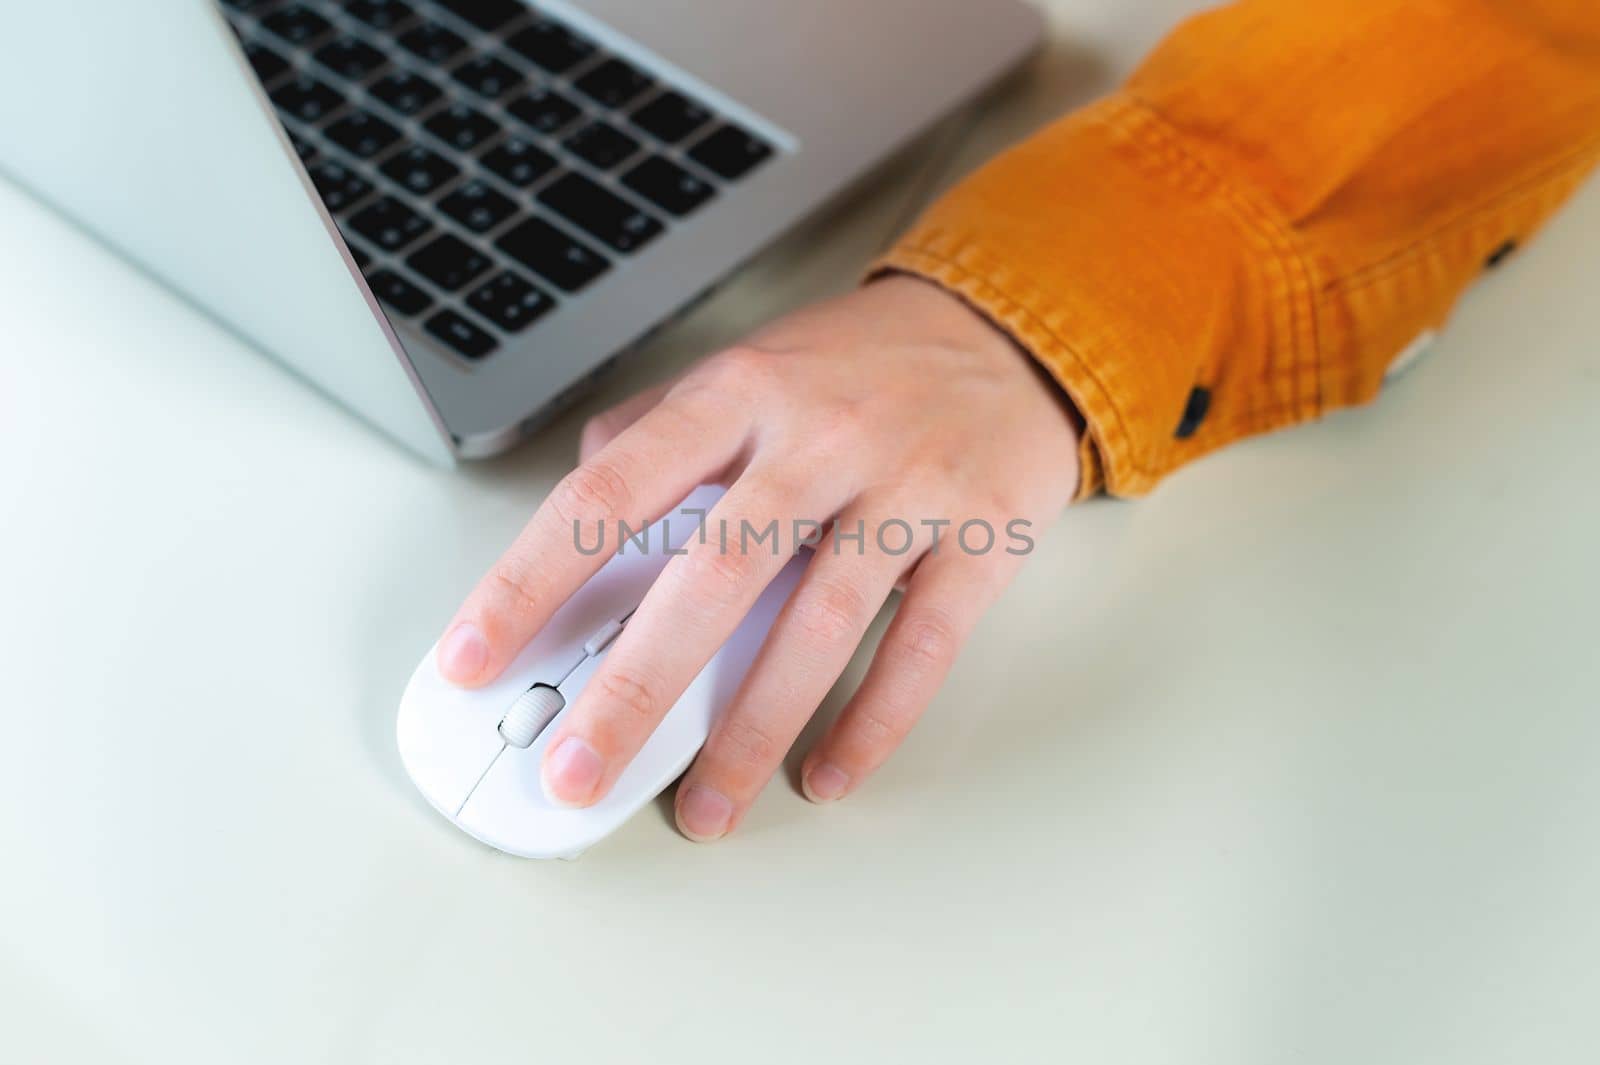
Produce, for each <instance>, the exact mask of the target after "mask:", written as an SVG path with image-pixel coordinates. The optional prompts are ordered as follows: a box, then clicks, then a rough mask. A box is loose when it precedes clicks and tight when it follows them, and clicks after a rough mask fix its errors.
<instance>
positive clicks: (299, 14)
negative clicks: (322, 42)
mask: <svg viewBox="0 0 1600 1065" xmlns="http://www.w3.org/2000/svg"><path fill="white" fill-rule="evenodd" d="M261 25H262V26H263V27H265V28H266V30H267V31H268V32H270V33H275V34H277V35H278V36H279V37H282V38H283V39H284V40H286V41H288V42H289V43H290V44H298V45H306V44H310V43H311V42H312V41H314V40H316V39H317V38H318V37H321V36H322V35H323V34H324V33H327V32H328V31H329V30H331V29H333V26H332V25H331V24H330V23H329V22H328V20H327V19H325V18H323V17H322V16H321V15H319V14H317V13H316V12H315V11H313V10H311V9H310V8H309V7H307V6H306V5H305V4H290V5H289V6H288V7H285V8H282V9H280V10H278V11H275V12H273V13H272V14H271V15H268V16H267V17H266V18H264V19H262V20H261Z"/></svg>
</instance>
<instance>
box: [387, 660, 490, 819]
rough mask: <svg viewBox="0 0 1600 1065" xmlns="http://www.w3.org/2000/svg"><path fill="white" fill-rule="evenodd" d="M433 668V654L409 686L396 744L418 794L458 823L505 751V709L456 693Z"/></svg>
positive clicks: (479, 696)
mask: <svg viewBox="0 0 1600 1065" xmlns="http://www.w3.org/2000/svg"><path fill="white" fill-rule="evenodd" d="M433 663H434V655H433V652H431V651H430V652H429V653H428V656H427V657H426V658H425V659H423V662H422V664H421V665H420V666H418V667H417V671H416V673H415V674H413V675H412V678H411V683H409V684H408V685H406V691H405V695H404V696H402V697H401V700H400V716H399V720H398V721H397V722H396V730H395V731H396V739H397V740H398V741H399V746H400V759H401V761H402V762H404V763H405V767H406V772H407V773H408V774H410V776H411V780H412V782H413V783H415V784H416V786H417V790H418V791H420V792H422V794H423V795H424V796H425V797H426V798H427V800H428V802H430V803H431V804H432V805H433V806H434V808H436V809H437V810H438V811H439V812H440V813H442V814H444V815H445V816H446V817H449V818H450V819H452V820H454V819H455V818H456V816H457V815H458V814H459V813H460V812H461V807H462V806H463V805H465V804H466V801H467V799H468V798H469V797H470V796H471V795H472V789H473V788H475V787H477V785H478V781H480V780H482V779H483V774H484V771H485V770H487V769H488V768H489V765H490V764H491V763H492V762H493V761H494V760H495V758H496V757H497V756H498V755H499V754H500V752H501V751H502V750H503V749H504V747H505V741H504V740H503V739H501V736H500V731H499V724H500V719H501V717H502V716H503V715H504V713H505V703H504V702H503V701H500V702H498V705H497V702H496V700H494V699H492V698H487V699H486V698H484V695H483V693H481V692H471V691H464V690H462V689H459V688H456V687H455V686H454V685H451V684H450V683H449V682H447V681H445V680H444V678H442V677H440V676H439V674H438V670H437V669H436V668H435V667H434V664H433Z"/></svg>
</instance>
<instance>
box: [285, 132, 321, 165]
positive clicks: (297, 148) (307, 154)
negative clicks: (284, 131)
mask: <svg viewBox="0 0 1600 1065" xmlns="http://www.w3.org/2000/svg"><path fill="white" fill-rule="evenodd" d="M289 147H291V148H293V149H294V154H296V155H298V156H299V157H300V161H301V162H302V163H307V164H309V163H310V162H311V161H312V160H313V159H315V158H316V157H317V154H318V153H317V149H316V148H315V147H314V146H312V144H311V142H310V141H308V140H306V139H304V138H303V137H296V136H295V135H294V134H293V133H290V134H289Z"/></svg>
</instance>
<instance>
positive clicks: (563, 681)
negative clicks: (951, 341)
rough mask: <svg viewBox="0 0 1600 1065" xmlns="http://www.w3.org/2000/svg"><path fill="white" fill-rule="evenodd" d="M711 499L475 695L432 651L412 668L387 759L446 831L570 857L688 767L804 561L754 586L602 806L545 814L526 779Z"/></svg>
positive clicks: (600, 583)
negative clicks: (737, 617)
mask: <svg viewBox="0 0 1600 1065" xmlns="http://www.w3.org/2000/svg"><path fill="white" fill-rule="evenodd" d="M721 495H722V490H721V489H716V488H702V489H700V490H699V491H697V492H695V493H694V494H693V495H691V496H690V497H689V498H688V499H687V500H685V501H684V502H683V504H682V507H681V508H680V509H679V510H674V511H672V512H671V513H669V514H668V515H666V516H665V517H664V518H662V520H661V521H659V522H657V523H656V524H655V525H653V526H651V527H650V530H649V533H648V535H647V537H645V538H644V543H643V544H640V543H638V542H636V541H629V542H628V543H627V544H626V545H625V549H624V551H623V552H622V553H620V554H617V555H614V556H613V557H612V558H611V559H610V560H609V561H608V562H607V563H606V564H605V566H604V567H603V568H602V569H601V570H600V572H599V573H597V574H596V575H595V576H594V577H593V578H592V579H590V581H589V582H588V583H587V584H585V585H584V586H583V588H581V589H580V590H579V591H578V593H577V594H576V595H574V596H573V597H572V599H571V600H569V601H568V602H567V603H566V605H564V606H563V607H562V608H561V609H560V610H558V611H557V612H556V615H555V617H553V618H552V619H551V620H550V623H549V624H548V625H546V626H545V628H544V631H543V632H541V633H540V634H539V635H538V636H537V637H536V638H535V639H534V640H533V642H532V643H530V644H529V645H528V646H527V647H526V648H525V649H524V650H523V652H522V654H521V655H519V656H518V657H517V659H516V661H515V662H513V663H512V664H511V666H510V667H509V668H508V669H507V670H506V671H505V673H504V674H503V675H502V676H501V677H500V678H499V679H498V680H496V681H495V682H494V683H492V684H490V685H488V686H487V687H483V688H477V689H472V690H468V689H465V688H459V687H456V686H455V685H453V684H451V683H449V682H448V681H446V680H444V679H443V678H442V677H440V676H439V671H438V667H437V664H436V655H435V650H436V649H430V650H429V651H428V653H427V655H425V656H424V657H423V659H422V664H421V665H419V666H418V667H417V670H416V672H415V673H414V674H412V677H411V682H410V684H408V685H407V686H406V691H405V695H404V696H403V697H402V698H401V700H400V720H399V725H398V733H399V741H400V757H401V759H402V760H403V761H404V763H405V767H406V772H408V773H409V774H410V775H411V779H412V781H413V782H414V783H415V784H416V786H417V788H418V789H419V790H420V791H421V792H422V794H423V795H424V796H426V797H427V800H428V802H430V803H431V804H432V805H433V807H434V808H435V809H437V810H438V811H439V812H440V813H442V814H444V815H445V817H447V818H449V819H450V821H451V823H453V824H454V825H455V826H456V827H457V828H459V829H461V830H462V831H463V832H466V833H467V834H469V835H471V836H474V837H476V838H477V839H479V840H481V841H483V842H484V843H487V844H488V845H489V846H491V847H495V848H497V849H499V850H502V851H505V852H506V853H508V854H515V855H519V856H521V857H524V858H576V857H577V856H578V855H579V854H581V853H582V852H583V851H585V850H587V849H588V848H589V847H591V846H592V845H594V844H595V843H598V842H599V841H600V840H602V839H604V838H605V837H606V836H608V835H610V834H611V833H612V832H614V831H616V830H617V829H618V828H620V827H621V826H622V824H623V822H624V821H626V820H627V819H628V818H629V817H632V816H633V815H634V814H635V813H636V812H638V810H639V809H640V807H642V806H644V805H645V804H646V803H648V802H650V800H651V799H653V798H655V797H656V796H657V795H659V794H660V793H661V792H662V791H663V790H664V789H665V788H666V787H667V785H669V784H671V783H672V782H673V781H674V780H676V779H677V778H678V776H679V775H680V774H682V773H683V771H684V770H685V769H687V768H688V767H689V763H690V762H691V761H692V760H693V759H694V756H695V754H696V753H697V752H698V751H699V750H700V748H701V746H702V745H703V744H704V743H705V741H706V737H707V736H708V735H709V734H710V731H711V725H712V723H713V722H714V721H716V719H717V716H718V715H719V714H720V713H721V712H722V710H723V708H724V707H726V706H727V704H728V702H729V700H731V699H732V698H733V695H734V693H735V692H737V691H738V689H739V684H740V682H741V681H742V680H743V679H744V675H745V672H746V671H747V670H748V669H749V668H750V663H751V662H752V661H753V660H754V659H755V655H756V652H757V651H758V650H759V649H760V647H761V644H762V641H763V640H765V638H766V635H767V630H768V629H770V628H771V627H772V623H773V621H774V619H775V618H776V617H777V614H778V610H779V609H780V608H781V607H782V606H783V604H784V602H785V601H786V600H787V599H788V598H789V594H790V592H792V591H793V590H794V586H795V582H796V581H797V580H798V578H799V576H800V573H801V571H802V570H803V569H804V567H805V560H804V558H803V557H797V558H796V559H794V560H792V561H791V562H790V563H789V565H788V566H786V567H785V568H784V569H783V571H782V573H781V574H780V575H779V577H778V578H777V579H776V580H774V581H773V582H772V584H771V585H769V586H768V587H767V589H766V591H765V592H764V593H763V594H762V596H761V598H760V600H759V601H758V602H757V603H756V606H755V608H754V609H753V610H751V611H750V613H749V615H748V616H747V617H746V618H745V620H744V622H743V624H741V625H740V627H739V629H738V631H736V632H735V633H734V635H733V637H732V638H731V639H730V640H729V641H728V642H727V643H726V644H725V645H724V646H723V648H722V650H720V651H719V652H718V653H717V654H716V656H715V657H714V658H712V660H711V661H710V662H709V663H708V664H707V665H706V667H705V669H703V670H701V672H700V675H699V677H697V678H696V679H695V681H694V683H693V684H691V685H690V686H689V689H688V690H687V691H686V692H684V695H683V698H681V699H679V700H678V702H677V705H675V706H674V707H673V708H672V709H671V710H670V711H669V712H668V713H667V716H666V717H665V718H664V719H662V722H661V724H660V725H659V726H657V728H656V730H655V733H654V734H653V735H652V736H651V737H650V739H649V740H648V741H647V742H646V743H645V745H644V748H643V749H642V750H641V751H640V752H639V755H638V757H636V758H635V759H634V760H633V762H632V764H631V765H629V766H628V768H627V769H626V770H624V771H623V773H622V776H621V777H620V778H618V780H617V783H616V786H615V787H613V788H612V789H611V791H610V793H609V794H608V795H606V797H605V798H603V799H601V800H600V801H599V802H598V803H596V804H595V805H593V806H590V807H587V808H585V809H581V810H575V809H568V808H565V807H561V806H557V805H555V804H554V803H552V802H551V801H550V800H549V799H548V798H547V797H546V796H545V793H544V787H543V786H542V784H541V783H540V779H539V766H540V762H541V761H542V759H543V758H544V752H545V748H546V747H547V746H548V745H549V741H550V738H551V737H552V736H553V735H554V734H555V731H556V730H555V728H554V725H555V723H556V722H558V721H559V720H560V719H561V716H562V715H563V714H565V713H566V712H567V709H568V708H569V707H571V706H572V705H573V704H574V703H575V702H576V701H577V698H578V693H579V692H581V691H582V690H583V686H584V685H585V684H587V683H588V682H589V678H590V677H592V676H594V673H595V670H596V669H597V667H598V666H599V664H600V662H601V661H602V660H603V659H604V657H605V654H606V652H607V651H608V650H609V649H610V647H611V645H612V643H613V642H614V641H615V639H616V637H617V635H618V634H619V633H620V632H621V631H622V629H623V627H624V626H625V625H626V624H627V619H628V618H629V617H630V616H631V615H632V613H633V611H634V609H635V608H636V607H637V606H638V605H639V603H640V602H641V601H642V600H643V599H644V596H645V593H646V592H647V591H648V590H649V589H650V586H651V584H653V583H654V582H655V579H656V577H657V576H658V575H659V574H660V573H661V571H662V569H664V568H665V567H666V564H667V562H668V561H670V559H671V558H672V552H681V550H682V548H683V547H684V546H685V545H686V544H688V543H689V542H690V540H691V539H692V538H695V537H698V536H699V535H700V524H701V519H702V516H703V514H704V513H705V512H706V511H709V510H710V509H711V507H712V506H713V505H714V504H715V503H716V501H717V500H718V499H719V498H720V497H721ZM690 511H699V512H700V513H699V514H694V513H690Z"/></svg>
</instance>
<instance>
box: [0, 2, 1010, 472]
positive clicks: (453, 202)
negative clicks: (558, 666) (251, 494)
mask: <svg viewBox="0 0 1600 1065" xmlns="http://www.w3.org/2000/svg"><path fill="white" fill-rule="evenodd" d="M5 21H6V30H7V32H6V37H7V39H9V40H11V41H13V42H16V43H17V45H18V46H17V47H15V48H12V49H9V50H8V52H7V56H6V61H5V63H3V64H0V172H4V173H6V174H8V175H10V176H12V177H13V178H14V179H16V180H17V181H19V182H20V183H22V184H23V185H24V186H26V187H28V188H30V189H32V190H34V191H35V192H36V193H37V194H38V195H39V196H41V197H42V198H44V199H45V200H47V201H49V202H51V203H53V204H55V205H57V206H59V207H60V209H61V210H63V211H64V212H66V213H67V214H69V215H70V216H72V217H73V218H75V219H77V220H79V221H80V222H81V223H82V224H83V225H84V226H86V227H87V228H88V229H90V230H91V231H93V232H94V233H96V234H98V235H99V236H100V237H102V238H103V239H104V240H106V241H107V242H108V243H110V244H111V245H112V246H114V247H115V248H117V249H118V250H120V251H121V252H122V253H124V254H125V255H127V256H128V257H130V258H131V259H133V260H135V261H136V262H138V263H140V264H142V265H143V266H144V267H146V268H148V269H149V270H150V271H151V272H153V273H154V274H156V275H157V276H159V277H160V278H162V279H163V280H165V281H166V282H167V283H168V284H169V285H171V286H172V287H173V288H174V289H176V290H178V291H179V292H181V293H183V294H184V295H186V296H187V297H189V298H190V299H191V300H193V301H194V302H195V303H196V304H197V305H199V306H200V307H203V308H204V309H206V310H207V311H209V312H211V313H212V314H214V315H215V316H216V317H218V318H219V319H221V320H222V321H224V322H226V323H228V324H229V325H231V326H232V327H233V328H234V329H236V330H237V331H238V332H239V333H240V334H242V335H243V336H245V337H246V338H248V339H249V340H251V341H252V342H254V343H255V344H256V345H258V346H259V347H261V348H263V349H265V350H266V351H268V352H270V353H271V354H273V355H275V356H276V357H277V358H278V359H280V360H282V361H283V362H284V363H285V364H287V365H289V366H290V367H292V368H293V369H295V370H296V371H298V372H299V373H300V374H301V375H303V376H304V377H305V378H307V379H308V380H309V381H311V382H313V383H314V384H316V385H317V386H318V387H320V388H321V389H323V390H324V391H325V392H327V393H329V394H330V395H332V396H333V397H335V398H336V399H338V400H339V401H341V402H342V403H344V404H345V405H346V406H348V407H349V408H351V409H352V410H354V411H356V412H358V413H359V414H361V415H362V416H364V417H365V418H367V419H368V420H370V421H371V422H372V423H373V424H375V425H377V426H379V427H381V428H382V429H384V430H385V431H387V432H388V433H390V434H391V435H393V436H394V437H395V438H397V439H399V440H401V441H403V442H404V443H406V444H407V445H409V446H410V447H412V448H414V449H415V450H417V451H419V452H421V453H423V454H425V455H427V456H429V457H432V458H434V459H437V460H439V461H442V462H451V461H454V460H456V459H459V458H472V457H479V456H486V455H490V454H493V453H496V452H498V451H502V450H504V449H506V448H508V447H510V446H511V445H512V444H514V443H515V442H516V441H517V440H519V439H520V438H522V437H523V436H525V435H526V434H527V433H529V432H531V431H532V430H533V429H535V428H537V427H538V425H539V424H540V423H541V422H542V421H543V420H545V419H547V418H548V417H549V416H550V415H551V414H552V413H553V412H555V411H556V410H558V409H559V408H560V407H561V406H562V405H563V403H564V402H565V401H567V400H568V399H570V398H571V397H572V396H573V394H574V393H575V391H576V390H577V389H579V388H581V386H582V385H583V384H584V383H586V382H588V381H590V380H592V379H593V377H594V376H595V375H596V374H597V373H598V372H599V371H600V370H602V369H603V368H604V367H605V366H607V365H608V364H609V363H610V362H611V360H613V359H614V358H615V357H616V356H617V355H618V354H619V353H621V352H623V351H625V350H627V349H628V348H629V347H630V346H632V345H634V344H636V343H637V342H638V341H639V340H640V339H641V338H642V337H644V336H645V335H646V334H648V333H649V332H650V331H651V330H652V329H653V328H655V327H657V326H659V325H660V324H661V323H662V322H664V321H666V320H668V319H669V318H671V317H672V316H673V315H675V314H677V313H679V312H681V311H682V310H683V309H684V308H686V307H687V306H689V305H690V304H691V303H693V302H694V301H695V299H696V298H697V297H699V296H701V295H703V294H704V293H706V292H707V291H708V290H709V288H710V287H711V286H712V285H713V284H715V283H716V282H717V281H718V280H719V279H720V278H722V277H724V276H725V275H726V274H727V273H728V272H729V271H731V270H732V269H733V268H734V267H735V266H737V265H738V264H739V263H740V262H742V261H743V260H745V259H746V258H748V257H749V256H750V255H751V254H752V253H754V252H755V251H756V250H758V249H759V248H761V247H762V246H763V245H765V244H767V243H769V242H770V241H771V240H773V239H774V238H775V237H776V236H778V235H779V234H780V233H782V232H783V231H784V230H786V229H788V228H790V227H791V226H793V225H794V224H795V223H796V222H797V221H799V220H800V219H801V218H803V217H804V216H805V215H807V214H808V213H810V212H812V211H813V210H815V209H816V208H817V207H818V206H819V205H821V204H822V203H823V202H824V201H825V200H827V199H828V197H830V196H831V195H833V194H834V193H836V192H838V191H839V190H841V189H842V188H843V187H844V186H845V185H847V184H849V183H850V182H851V181H852V180H853V179H855V178H857V177H859V176H861V175H862V174H863V173H864V172H865V171H867V170H868V169H869V168H870V167H872V166H873V165H874V164H875V163H877V162H879V161H881V160H882V159H883V158H884V157H885V156H886V155H888V154H889V153H890V152H892V151H894V150H895V149H896V148H897V147H900V146H902V145H904V144H905V143H906V142H907V141H908V140H909V139H911V138H912V137H913V136H915V135H916V134H917V133H918V132H919V131H921V130H923V129H925V128H926V127H928V126H929V125H931V124H932V123H933V122H935V121H936V120H937V119H939V118H940V117H942V116H943V115H945V114H947V113H948V112H949V111H951V110H952V109H954V108H956V107H957V106H958V105H960V104H961V103H962V102H963V101H965V100H967V99H969V98H971V97H973V96H974V95H976V94H977V93H978V92H980V91H981V90H982V89H983V88H984V87H985V86H986V85H988V84H989V83H991V82H993V81H994V80H995V79H996V78H997V77H998V76H1000V75H1001V74H1002V73H1004V72H1005V71H1006V70H1007V69H1008V68H1010V67H1012V66H1013V65H1015V64H1017V63H1018V62H1020V61H1021V60H1022V59H1023V58H1024V57H1025V56H1026V55H1027V54H1028V52H1029V51H1030V50H1031V49H1032V47H1033V46H1034V45H1035V44H1036V42H1037V41H1038V38H1039V34H1040V28H1041V26H1040V19H1039V17H1038V16H1037V14H1036V13H1034V12H1033V11H1032V10H1031V9H1029V8H1027V7H1025V6H1023V5H1022V4H1021V3H1019V2H1018V0H807V2H806V3H793V2H791V0H579V2H570V3H569V2H561V0H540V2H537V3H527V2H525V0H298V2H291V0H221V2H217V0H140V2H138V3H130V2H128V0H75V2H72V3H56V2H49V3H43V2H41V3H26V4H14V5H12V6H11V10H9V11H8V12H7V14H6V19H5ZM92 306H93V304H92V301H88V302H86V308H92Z"/></svg>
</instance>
